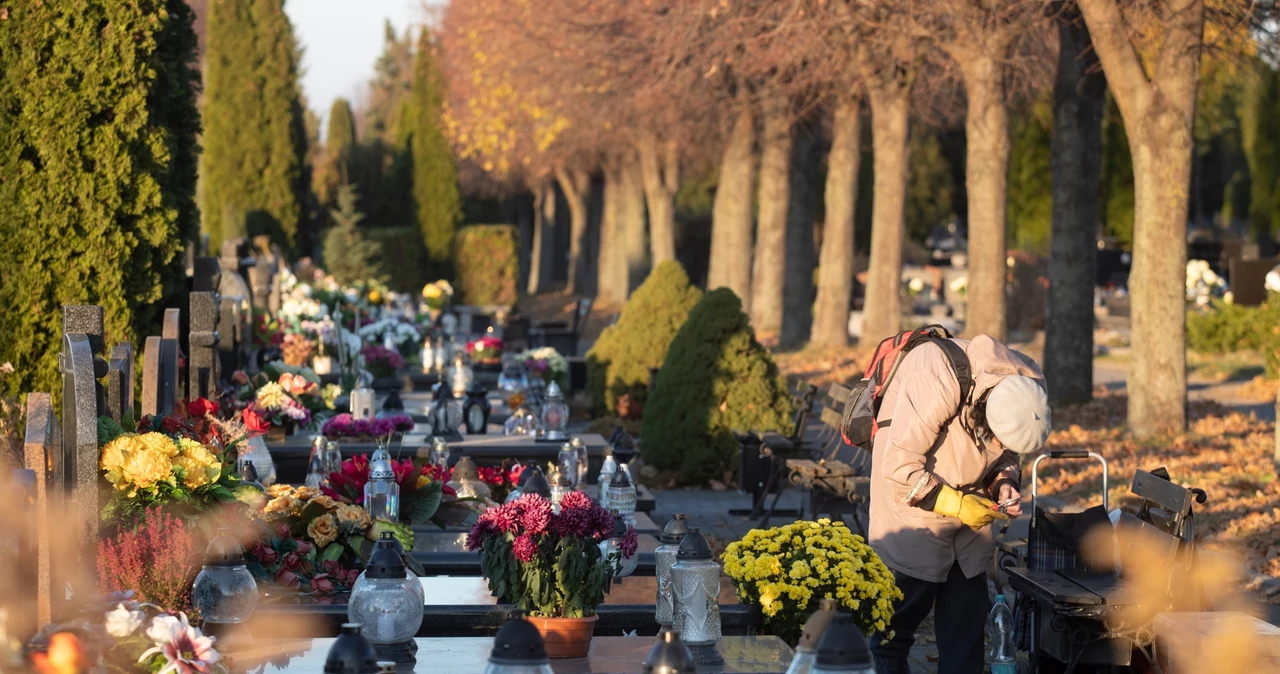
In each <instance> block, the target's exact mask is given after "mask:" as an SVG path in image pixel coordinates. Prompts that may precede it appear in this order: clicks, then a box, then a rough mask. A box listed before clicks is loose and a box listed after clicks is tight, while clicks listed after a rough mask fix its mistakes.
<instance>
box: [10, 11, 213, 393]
mask: <svg viewBox="0 0 1280 674" xmlns="http://www.w3.org/2000/svg"><path fill="white" fill-rule="evenodd" d="M7 12H8V17H7V18H6V19H5V20H4V21H3V22H2V23H0V26H2V28H0V176H3V179H0V223H3V224H0V259H3V260H4V263H2V264H0V306H2V307H4V309H3V310H0V335H3V336H4V338H3V339H0V363H4V362H6V361H8V362H12V363H13V366H14V367H15V368H16V372H15V373H14V375H13V376H9V377H5V378H4V379H3V382H4V389H5V390H7V391H8V392H10V393H18V392H27V391H53V392H54V394H55V397H57V396H58V394H59V393H60V392H61V387H59V386H58V385H57V382H58V372H57V353H58V350H59V348H60V346H61V328H62V326H61V321H62V317H61V307H62V306H63V305H67V304H100V305H102V306H103V307H104V309H105V317H106V324H105V327H106V334H107V341H108V343H111V342H115V341H117V340H121V339H136V338H137V336H139V335H146V334H149V333H153V332H155V331H156V330H158V326H159V322H160V316H161V312H162V310H163V307H164V306H165V305H166V304H172V303H176V301H177V299H178V297H179V296H180V294H181V293H183V292H185V288H184V286H185V285H186V278H185V274H184V273H183V269H182V260H181V251H182V248H183V241H184V239H194V238H195V236H196V223H197V222H198V221H199V214H198V213H197V211H196V206H195V177H196V166H195V162H196V155H197V153H198V152H199V146H198V144H197V140H196V139H197V135H198V133H199V130H200V120H199V116H198V115H197V114H196V109H195V93H196V91H197V90H198V89H199V86H200V85H199V71H198V70H197V68H196V63H195V50H196V37H195V33H194V31H193V30H192V21H193V18H192V14H191V11H190V9H189V8H188V7H187V5H186V4H185V3H184V2H182V0H137V1H135V2H128V3H124V2H116V1H115V0H83V1H81V2H75V3H68V2H43V3H36V2H24V3H16V4H10V5H9V7H8V9H7ZM104 55H108V56H104Z"/></svg>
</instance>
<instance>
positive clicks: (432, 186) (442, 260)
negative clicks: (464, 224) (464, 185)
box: [403, 28, 462, 278]
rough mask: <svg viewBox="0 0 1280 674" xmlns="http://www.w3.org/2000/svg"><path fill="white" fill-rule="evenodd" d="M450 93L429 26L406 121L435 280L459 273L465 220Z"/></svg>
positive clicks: (416, 63)
mask: <svg viewBox="0 0 1280 674" xmlns="http://www.w3.org/2000/svg"><path fill="white" fill-rule="evenodd" d="M444 95H445V81H444V74H443V73H442V72H441V71H440V63H439V54H438V45H437V44H436V42H435V40H433V39H432V37H431V32H430V31H428V30H427V29H425V28H424V29H423V30H422V37H421V39H419V40H418V50H417V58H416V60H415V61H414V66H413V94H412V97H411V98H410V99H409V102H408V104H407V105H406V109H407V110H406V113H405V114H404V118H403V119H404V123H405V124H408V125H410V130H409V141H408V145H409V150H410V156H411V160H412V163H413V198H414V201H415V205H416V208H417V215H418V227H420V228H421V229H422V239H423V241H424V242H425V243H426V245H427V260H428V272H427V274H428V276H432V277H434V278H452V276H453V275H452V272H451V269H450V266H451V265H450V261H449V258H450V255H449V254H450V252H451V250H450V249H451V247H452V246H453V235H454V230H455V229H456V228H457V226H458V222H459V221H460V220H461V219H462V198H461V197H460V196H459V195H458V169H457V167H456V166H455V165H454V163H453V146H452V145H451V144H450V142H449V139H448V138H446V137H445V133H444V116H443V113H444Z"/></svg>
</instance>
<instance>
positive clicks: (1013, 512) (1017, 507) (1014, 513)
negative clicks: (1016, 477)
mask: <svg viewBox="0 0 1280 674" xmlns="http://www.w3.org/2000/svg"><path fill="white" fill-rule="evenodd" d="M1015 498H1016V499H1018V500H1017V501H1015V502H1014V503H1012V504H1010V505H1009V506H1008V507H1006V508H1005V509H1004V511H1005V513H1007V514H1008V515H1009V517H1022V494H1021V492H1019V491H1018V490H1017V489H1015V488H1014V486H1013V485H1012V484H1009V483H1008V482H1003V483H1001V484H1000V493H999V494H998V495H997V498H996V503H1004V502H1005V501H1008V500H1009V499H1015Z"/></svg>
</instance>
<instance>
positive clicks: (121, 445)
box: [100, 433, 138, 479]
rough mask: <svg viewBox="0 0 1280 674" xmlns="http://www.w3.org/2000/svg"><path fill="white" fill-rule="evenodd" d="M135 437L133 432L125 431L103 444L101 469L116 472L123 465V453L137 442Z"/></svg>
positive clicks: (128, 450) (130, 449)
mask: <svg viewBox="0 0 1280 674" xmlns="http://www.w3.org/2000/svg"><path fill="white" fill-rule="evenodd" d="M137 437H138V436H137V435H134V434H133V433H126V434H124V435H121V436H120V437H118V438H116V439H115V440H112V441H111V442H108V443H107V444H106V445H104V446H103V448H102V458H101V462H100V465H101V466H102V470H105V471H107V472H113V471H115V472H116V473H117V474H118V471H119V470H120V467H121V466H123V465H124V457H125V454H126V453H129V452H131V451H132V448H133V447H134V446H135V445H136V444H137ZM108 479H110V478H108Z"/></svg>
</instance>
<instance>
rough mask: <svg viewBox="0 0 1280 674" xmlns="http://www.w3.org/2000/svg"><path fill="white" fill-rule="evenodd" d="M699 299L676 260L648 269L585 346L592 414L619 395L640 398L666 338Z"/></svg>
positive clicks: (611, 407) (612, 405)
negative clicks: (616, 313)
mask: <svg viewBox="0 0 1280 674" xmlns="http://www.w3.org/2000/svg"><path fill="white" fill-rule="evenodd" d="M699 299H702V291H701V290H699V289H698V288H697V287H696V286H693V285H690V284H689V275H688V274H686V273H685V271H684V267H682V266H680V263H679V262H676V261H674V260H670V261H667V262H663V263H661V264H659V265H658V266H657V267H654V269H653V271H651V272H649V277H648V278H646V279H645V280H644V283H642V284H640V287H639V288H636V291H635V292H634V293H632V295H631V299H629V300H627V304H626V306H624V307H623V308H622V315H621V316H620V317H619V318H618V322H617V323H615V324H613V325H611V326H609V327H607V328H605V330H604V332H603V333H601V334H600V338H599V339H597V340H596V343H595V344H594V345H593V346H592V347H591V350H590V351H588V352H587V390H588V392H589V393H590V394H591V400H592V404H593V405H594V406H595V411H596V413H597V414H612V413H614V412H615V411H616V407H617V402H618V398H619V397H620V396H623V395H627V394H630V396H631V398H632V399H633V400H635V401H637V402H639V403H641V404H643V403H644V402H645V398H646V393H647V391H648V389H649V370H650V368H656V367H662V361H664V360H666V357H667V349H668V348H669V347H670V346H671V340H672V339H674V338H675V336H676V333H677V332H678V331H679V330H680V326H682V325H684V322H685V319H686V318H688V317H689V310H690V309H692V308H693V306H694V305H695V304H697V303H698V300H699Z"/></svg>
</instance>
